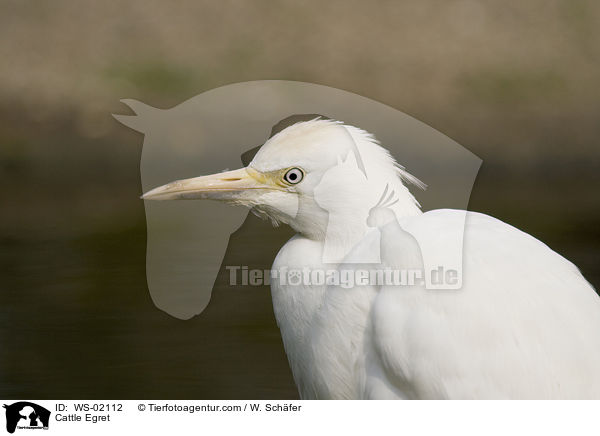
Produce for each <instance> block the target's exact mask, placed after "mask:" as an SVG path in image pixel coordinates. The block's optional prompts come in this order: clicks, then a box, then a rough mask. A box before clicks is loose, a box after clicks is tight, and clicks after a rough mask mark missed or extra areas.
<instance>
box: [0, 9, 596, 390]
mask: <svg viewBox="0 0 600 436" xmlns="http://www.w3.org/2000/svg"><path fill="white" fill-rule="evenodd" d="M598 29H600V3H598V2H595V1H593V0H526V1H522V2H518V3H517V2H511V4H508V3H507V2H501V1H486V0H484V1H471V0H459V1H455V0H450V1H448V0H445V1H441V0H426V1H406V2H395V1H376V2H358V1H329V2H317V1H307V2H293V1H279V2H270V1H245V2H241V1H237V2H236V1H221V2H209V1H175V2H168V3H167V2H159V1H148V0H146V1H137V0H136V1H129V2H112V1H108V2H77V1H74V0H73V1H66V0H55V1H53V2H45V3H42V2H35V3H34V2H22V1H17V0H1V1H0V34H1V36H2V37H1V38H0V56H1V58H2V60H3V63H2V67H0V114H1V115H0V199H1V200H0V205H1V213H0V286H1V290H0V299H1V300H0V301H1V306H0V308H1V309H0V310H1V316H0V323H1V326H2V327H1V329H0V341H1V344H2V355H3V357H2V359H1V360H0V365H1V368H0V397H4V398H15V399H16V398H33V399H35V398H37V399H43V398H65V399H69V398H89V399H92V398H132V399H133V398H140V399H141V398H165V399H166V398H198V399H200V398H296V397H297V393H296V390H295V387H294V385H293V381H292V378H291V374H290V372H289V368H288V366H287V361H286V358H285V354H284V352H283V349H282V345H281V339H280V337H279V332H278V329H277V327H276V325H275V322H274V319H273V314H272V308H271V302H270V295H269V291H268V289H266V288H256V289H254V290H252V291H251V292H239V290H236V289H234V288H228V287H227V286H224V285H223V284H224V283H225V280H226V277H225V278H224V277H221V278H220V279H218V280H217V286H216V288H215V291H214V292H213V297H212V300H211V303H210V304H209V307H208V308H207V310H206V311H205V312H204V313H203V314H202V315H201V316H199V317H196V318H194V319H192V320H189V321H180V320H177V319H174V318H171V317H169V316H168V315H166V314H165V313H163V312H161V311H159V310H158V309H156V308H155V307H154V305H153V304H152V301H151V300H150V297H149V294H148V291H147V288H146V282H145V250H146V228H145V217H144V207H143V203H142V202H141V201H140V200H139V195H140V194H141V185H140V178H139V161H140V155H141V146H142V140H143V138H142V136H141V135H140V134H138V133H136V132H134V131H132V130H129V129H127V128H125V127H123V126H122V125H120V124H119V123H118V122H116V121H115V120H114V119H113V118H112V117H111V115H110V114H111V113H127V109H126V108H125V107H124V106H123V105H122V104H121V103H119V100H120V99H122V98H135V99H139V100H141V101H144V102H146V103H148V104H151V105H153V106H156V107H161V108H169V107H172V106H174V105H176V104H179V103H181V102H182V101H184V100H186V99H188V98H191V97H193V96H195V95H197V94H199V93H201V92H203V91H206V90H209V89H212V88H215V87H218V86H222V85H226V84H230V83H235V82H242V81H249V80H261V79H285V80H298V81H304V82H313V83H318V84H322V85H327V86H331V87H335V88H340V89H344V90H347V91H351V92H353V93H356V94H360V95H363V96H366V97H368V98H371V99H374V100H377V101H380V102H382V103H385V104H387V105H390V106H392V107H394V108H396V109H398V110H401V111H403V112H405V113H407V114H409V115H412V116H414V117H415V118H417V119H419V120H421V121H423V122H425V123H426V124H428V125H430V126H432V127H434V128H435V129H437V130H438V131H440V132H442V133H444V134H446V135H448V136H450V137H451V138H453V139H454V140H456V141H457V142H458V143H459V144H461V145H463V146H465V147H466V148H468V149H469V150H471V151H472V152H474V153H475V154H477V155H478V156H479V157H481V158H482V159H483V166H482V168H481V171H480V173H479V176H478V179H477V182H476V184H475V186H474V189H473V194H472V196H471V202H470V205H469V208H470V209H471V210H476V211H480V212H484V213H488V214H491V215H494V216H496V217H498V218H500V219H502V220H504V221H507V222H509V223H511V224H513V225H515V226H517V227H519V228H521V229H522V230H524V231H526V232H528V233H531V234H532V235H534V236H535V237H537V238H539V239H541V240H542V241H544V242H546V243H547V244H548V245H549V246H550V247H551V248H553V249H554V250H556V251H558V252H559V253H560V254H562V255H564V256H565V257H567V258H568V259H570V260H571V261H573V262H574V263H575V264H577V265H578V266H579V267H580V268H581V270H582V272H583V273H584V275H585V276H586V277H587V278H588V280H590V281H591V282H592V284H593V285H594V286H595V287H596V289H598V287H599V286H600V225H599V224H600V202H599V201H598V192H600V144H599V139H598V138H599V137H600V86H599V77H600V31H599V30H598ZM287 115H289V114H283V115H282V118H283V117H284V116H287ZM250 145H252V146H253V145H258V144H250ZM247 225H248V226H250V227H251V228H252V226H263V225H264V224H263V223H259V222H251V223H247ZM278 232H279V233H277V234H276V235H275V236H274V238H280V239H281V240H282V241H283V240H285V238H286V237H287V235H288V233H287V232H288V230H286V229H280V230H279V231H278ZM235 237H236V236H235V235H234V239H235ZM239 237H240V238H242V239H243V237H244V236H243V235H241V236H239ZM240 243H244V241H241V242H240ZM273 254H274V253H266V254H265V257H264V259H256V260H255V262H256V265H257V266H259V267H260V266H264V267H265V268H268V267H269V266H270V262H271V260H272V255H273ZM233 264H239V261H238V262H237V263H233ZM219 284H221V285H219Z"/></svg>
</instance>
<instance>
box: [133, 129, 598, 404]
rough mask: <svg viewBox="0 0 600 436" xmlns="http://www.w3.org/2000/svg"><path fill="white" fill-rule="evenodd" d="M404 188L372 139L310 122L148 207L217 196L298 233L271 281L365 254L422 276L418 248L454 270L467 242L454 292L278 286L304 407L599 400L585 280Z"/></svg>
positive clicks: (474, 216) (171, 187) (277, 306)
mask: <svg viewBox="0 0 600 436" xmlns="http://www.w3.org/2000/svg"><path fill="white" fill-rule="evenodd" d="M403 182H404V183H403ZM405 183H412V184H417V185H418V184H419V181H418V180H417V179H416V178H414V177H412V176H411V175H410V174H408V173H407V172H406V171H405V170H404V169H403V168H402V167H400V166H399V165H398V164H397V163H396V162H395V160H394V159H393V158H392V156H391V155H390V154H389V153H388V152H387V150H385V149H384V148H383V147H381V146H380V145H379V144H378V142H377V141H376V140H375V139H374V137H373V136H372V135H370V134H368V133H367V132H365V131H363V130H360V129H358V128H355V127H352V126H348V125H345V124H343V123H341V122H334V121H326V120H312V121H306V122H301V123H297V124H294V125H292V126H290V127H288V128H286V129H285V130H283V131H281V132H280V133H278V134H277V135H275V136H273V137H272V138H270V139H269V140H268V141H267V142H266V143H265V144H264V145H263V146H262V147H261V149H260V150H259V151H258V153H257V154H256V156H255V157H254V159H253V160H252V162H251V163H250V164H249V165H248V166H247V167H246V168H242V169H239V170H235V171H229V172H225V173H219V174H214V175H210V176H203V177H196V178H192V179H186V180H180V181H176V182H173V183H170V184H167V185H165V186H162V187H159V188H156V189H153V190H151V191H150V192H148V193H147V194H145V195H144V196H143V198H144V199H149V200H165V199H195V198H199V199H213V200H220V201H225V202H228V203H232V204H239V205H244V206H248V207H250V208H252V210H253V211H254V212H255V213H256V214H258V215H259V216H263V217H268V218H270V219H271V220H273V222H274V223H280V222H281V223H286V224H288V225H290V226H291V227H292V228H293V229H294V230H295V231H296V232H297V233H296V235H295V236H294V237H292V238H291V239H290V240H289V241H288V242H287V243H286V244H285V245H284V246H283V247H282V248H281V250H280V251H279V254H278V255H277V257H276V259H275V262H274V265H273V270H277V271H285V270H291V269H295V270H308V271H318V270H331V268H332V265H333V266H334V268H337V270H341V269H342V268H344V267H348V268H356V267H357V263H356V262H355V261H354V260H353V259H355V257H356V256H357V255H358V256H359V257H363V258H364V257H365V256H366V257H368V258H369V259H370V260H368V261H367V262H373V260H372V259H373V258H377V259H375V261H376V262H378V265H379V266H380V267H382V266H383V267H389V268H400V269H413V268H422V258H421V252H420V250H421V249H423V250H429V251H430V252H434V253H435V256H436V259H446V260H448V261H449V262H450V263H452V262H454V263H456V259H454V258H453V257H455V256H456V251H455V250H452V249H450V248H449V247H450V245H451V242H452V241H453V240H456V235H461V236H462V232H463V231H464V248H463V253H462V254H463V259H462V266H463V271H462V274H463V282H462V287H461V288H460V289H458V290H447V291H436V290H431V289H426V288H425V286H424V285H423V284H412V285H411V284H409V285H407V286H395V285H389V284H387V283H385V284H363V285H360V286H358V285H355V286H353V287H351V288H349V289H347V288H346V287H344V286H340V285H339V284H336V283H330V284H329V285H327V284H315V283H304V282H303V283H300V284H295V285H292V284H290V283H281V282H280V281H278V280H273V281H272V285H271V290H272V298H273V306H274V311H275V316H276V319H277V322H278V325H279V328H280V330H281V335H282V338H283V343H284V346H285V350H286V353H287V356H288V360H289V363H290V366H291V369H292V372H293V376H294V380H295V382H296V384H297V386H298V390H299V393H300V396H301V398H303V399H318V398H331V399H559V398H560V399H568V398H582V399H583V398H600V377H599V376H598V370H599V369H600V298H599V297H598V295H597V294H596V293H595V291H594V289H593V287H592V286H591V285H590V284H589V283H588V282H587V281H586V280H585V278H584V277H583V276H582V275H581V274H580V272H579V271H578V269H577V268H576V267H575V266H574V265H573V264H572V263H571V262H569V261H568V260H566V259H564V258H563V257H561V256H560V255H559V254H557V253H556V252H554V251H552V250H551V249H550V248H548V247H547V246H546V245H544V244H543V243H542V242H540V241H538V240H537V239H535V238H533V237H532V236H530V235H528V234H526V233H524V232H522V231H520V230H518V229H516V228H514V227H512V226H510V225H508V224H505V223H503V222H501V221H499V220H497V219H495V218H492V217H490V216H487V215H483V214H480V213H474V212H464V211H457V210H448V209H445V210H433V211H429V212H426V213H422V212H421V210H420V207H419V205H418V203H417V201H416V200H415V198H414V197H413V195H412V194H411V193H410V192H409V190H408V188H407V187H406V185H405ZM382 193H383V195H382ZM465 213H466V224H465V219H464V218H465ZM374 241H375V242H377V241H380V246H381V251H380V252H376V251H375V249H374V248H373V247H376V246H377V245H376V244H375V245H374ZM359 262H361V261H360V260H359Z"/></svg>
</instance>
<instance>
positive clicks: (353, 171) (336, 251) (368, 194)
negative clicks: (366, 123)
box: [304, 126, 425, 263]
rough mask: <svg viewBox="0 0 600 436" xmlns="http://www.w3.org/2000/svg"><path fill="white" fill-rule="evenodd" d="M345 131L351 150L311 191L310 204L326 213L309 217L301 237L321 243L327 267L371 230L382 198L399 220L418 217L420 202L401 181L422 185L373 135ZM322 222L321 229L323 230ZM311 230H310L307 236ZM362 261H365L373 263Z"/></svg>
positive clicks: (337, 260) (356, 131) (422, 186)
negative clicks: (310, 220)
mask: <svg viewBox="0 0 600 436" xmlns="http://www.w3.org/2000/svg"><path fill="white" fill-rule="evenodd" d="M345 127H346V129H347V131H348V132H349V133H350V135H351V136H352V139H353V141H354V144H355V147H353V148H354V150H355V151H354V152H349V153H348V155H347V156H346V157H345V159H340V160H339V161H338V164H337V165H336V166H334V167H333V168H331V169H330V170H328V171H327V172H326V173H325V174H324V175H323V177H322V179H321V181H320V183H319V185H318V186H317V187H316V188H315V191H314V200H315V202H316V203H317V205H318V206H319V207H320V209H321V210H322V211H325V214H326V218H325V219H323V217H319V219H316V217H314V218H315V221H314V224H315V226H314V227H312V228H311V227H310V226H309V227H308V230H309V231H308V232H307V231H306V230H307V227H304V235H305V236H307V237H310V238H311V239H318V240H321V241H322V242H323V243H324V253H323V258H324V261H325V262H327V263H329V262H331V263H336V262H339V261H341V260H342V259H343V258H344V257H345V256H346V255H347V254H348V253H349V251H350V250H352V248H354V247H355V246H356V245H357V244H359V243H361V241H362V240H363V239H364V237H365V235H366V233H367V232H368V231H369V230H372V229H371V228H370V227H369V225H368V223H367V221H368V217H369V214H370V213H371V212H372V210H373V209H374V208H376V207H379V206H380V205H383V203H382V201H381V199H382V195H385V197H386V198H385V199H386V201H385V206H386V207H389V209H390V210H392V211H393V213H394V215H395V216H396V218H397V219H400V218H402V217H405V216H411V215H418V214H421V210H420V205H419V203H418V202H417V201H416V199H415V198H414V196H413V195H412V194H411V192H410V191H409V190H408V188H407V187H406V186H405V185H404V183H403V181H404V182H408V183H412V184H414V185H416V186H418V187H420V188H424V187H425V185H424V184H423V183H422V182H421V181H420V180H418V179H417V178H415V177H413V176H412V175H410V174H409V173H408V172H406V171H405V170H404V168H403V167H401V166H400V165H398V164H397V163H396V161H395V160H394V158H393V157H392V156H391V155H390V153H389V152H388V151H387V150H386V149H384V148H383V147H381V146H380V145H379V144H378V142H377V141H376V140H375V138H374V137H373V136H372V135H370V134H369V133H367V132H365V131H363V130H360V129H357V128H355V127H351V126H345ZM358 160H360V163H359V162H357V161H358ZM307 209H309V208H307ZM324 222H326V228H325V229H323V228H322V224H323V223H324ZM317 227H319V228H317ZM313 229H314V230H315V232H313V233H312V234H309V233H310V230H313ZM377 256H378V252H377ZM363 261H364V262H366V263H370V262H377V261H378V259H375V258H373V259H364V260H363Z"/></svg>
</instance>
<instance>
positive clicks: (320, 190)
mask: <svg viewBox="0 0 600 436" xmlns="http://www.w3.org/2000/svg"><path fill="white" fill-rule="evenodd" d="M402 179H404V180H405V181H408V182H412V183H415V184H417V185H418V186H423V185H422V184H421V182H420V181H418V180H417V179H416V178H414V177H413V176H411V175H410V174H408V173H407V172H405V171H404V169H403V168H402V167H400V166H399V165H398V164H397V163H396V162H395V161H394V159H393V158H392V157H391V156H390V154H389V153H388V152H387V150H385V149H384V148H382V147H381V146H379V144H378V143H377V141H375V139H374V138H373V136H372V135H370V134H368V133H367V132H365V131H363V130H360V129H358V128H355V127H352V126H348V125H345V124H343V123H341V122H337V121H330V120H322V119H315V120H311V121H305V122H300V123H297V124H294V125H292V126H290V127H288V128H286V129H284V130H282V131H281V132H279V133H278V134H276V135H275V136H273V137H272V138H270V139H269V140H268V141H267V142H266V143H265V144H264V145H263V146H262V147H261V148H260V150H259V151H258V153H257V154H256V155H255V156H254V159H253V160H252V161H251V162H250V164H249V165H248V166H247V167H245V168H240V169H237V170H234V171H227V172H222V173H218V174H212V175H209V176H201V177H194V178H191V179H185V180H177V181H174V182H171V183H168V184H166V185H164V186H160V187H158V188H155V189H152V190H151V191H149V192H147V193H146V194H144V195H143V196H142V198H143V199H144V200H178V199H209V200H218V201H223V202H227V203H231V204H238V205H244V206H247V207H250V208H252V211H253V212H254V213H255V214H257V215H259V216H261V217H264V218H266V217H268V218H270V219H271V220H272V221H273V222H274V223H279V222H283V223H287V224H289V225H290V226H291V227H292V228H294V230H296V231H297V232H299V233H303V234H305V235H306V236H309V237H314V238H319V237H322V236H323V235H324V234H325V232H326V231H327V223H328V217H329V215H330V214H332V213H333V214H337V215H342V216H348V217H350V218H351V219H354V220H362V223H361V224H362V225H365V224H366V218H367V216H368V214H369V211H370V209H371V208H372V207H373V206H374V205H375V204H376V203H377V201H378V199H379V197H380V196H381V192H382V191H383V189H384V187H386V186H390V188H391V189H393V190H394V191H395V192H396V194H397V196H398V198H399V201H398V203H397V204H396V205H395V206H396V209H395V210H396V211H397V213H398V215H399V216H402V215H412V214H415V213H419V206H418V203H417V202H416V200H415V199H414V197H413V196H412V195H411V194H410V192H409V191H408V189H407V188H406V187H405V186H404V184H403V183H402Z"/></svg>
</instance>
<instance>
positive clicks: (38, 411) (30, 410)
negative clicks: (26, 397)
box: [4, 401, 50, 433]
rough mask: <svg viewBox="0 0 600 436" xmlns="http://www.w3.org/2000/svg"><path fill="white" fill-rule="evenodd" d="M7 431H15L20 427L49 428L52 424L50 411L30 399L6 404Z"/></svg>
mask: <svg viewBox="0 0 600 436" xmlns="http://www.w3.org/2000/svg"><path fill="white" fill-rule="evenodd" d="M4 408H5V409H6V431H8V432H9V433H14V432H15V430H16V429H17V428H19V429H40V428H41V429H47V428H48V425H49V424H50V411H49V410H48V409H46V408H44V407H42V406H39V405H37V404H35V403H31V402H29V401H19V402H17V403H13V404H10V405H7V404H5V405H4Z"/></svg>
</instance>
